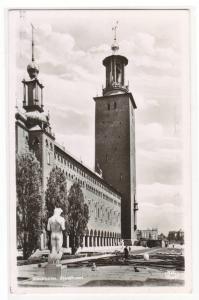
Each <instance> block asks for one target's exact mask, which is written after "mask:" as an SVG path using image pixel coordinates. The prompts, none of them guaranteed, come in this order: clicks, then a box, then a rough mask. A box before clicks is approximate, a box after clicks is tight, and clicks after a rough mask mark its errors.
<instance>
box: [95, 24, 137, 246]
mask: <svg viewBox="0 0 199 300" xmlns="http://www.w3.org/2000/svg"><path fill="white" fill-rule="evenodd" d="M113 31H114V40H113V44H112V46H111V50H112V55H110V56H108V57H106V58H105V59H104V60H103V65H104V66H105V74H106V81H105V82H106V84H105V88H104V89H103V90H102V96H101V97H95V98H94V100H95V166H96V169H97V168H99V167H100V169H101V170H102V174H103V178H104V179H105V180H106V181H107V182H108V183H109V184H111V185H112V186H113V187H114V188H115V189H116V190H118V191H119V192H120V193H121V194H122V202H121V232H122V238H123V239H127V240H134V239H135V238H136V229H137V210H138V204H137V200H136V163H135V114H134V111H135V109H136V104H135V101H134V98H133V95H132V94H131V92H129V87H128V85H127V84H126V82H125V67H126V66H127V65H128V59H127V58H126V57H125V56H122V55H119V54H118V51H119V45H118V43H117V36H116V33H117V25H116V26H115V27H113Z"/></svg>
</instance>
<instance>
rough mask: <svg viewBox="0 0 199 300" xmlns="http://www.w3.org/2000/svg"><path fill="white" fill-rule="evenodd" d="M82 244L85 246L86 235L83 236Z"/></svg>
mask: <svg viewBox="0 0 199 300" xmlns="http://www.w3.org/2000/svg"><path fill="white" fill-rule="evenodd" d="M82 246H83V248H84V247H85V236H83V241H82Z"/></svg>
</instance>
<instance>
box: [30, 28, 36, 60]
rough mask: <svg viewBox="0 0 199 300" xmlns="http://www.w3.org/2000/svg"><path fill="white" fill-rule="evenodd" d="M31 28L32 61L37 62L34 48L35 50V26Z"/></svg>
mask: <svg viewBox="0 0 199 300" xmlns="http://www.w3.org/2000/svg"><path fill="white" fill-rule="evenodd" d="M31 27H32V61H35V54H34V50H35V49H34V48H35V42H34V29H35V28H34V26H33V24H32V23H31Z"/></svg>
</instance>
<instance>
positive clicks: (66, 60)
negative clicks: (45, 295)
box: [8, 8, 191, 293]
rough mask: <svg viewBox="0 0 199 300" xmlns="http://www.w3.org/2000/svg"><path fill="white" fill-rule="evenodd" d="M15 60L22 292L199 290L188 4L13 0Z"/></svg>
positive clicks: (12, 89)
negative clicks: (27, 0)
mask: <svg viewBox="0 0 199 300" xmlns="http://www.w3.org/2000/svg"><path fill="white" fill-rule="evenodd" d="M8 60H9V63H8V69H9V70H8V77H9V79H8V89H9V105H8V106H9V109H8V115H9V141H10V142H9V157H10V184H11V191H10V199H9V202H10V205H9V206H10V212H9V213H10V241H9V242H10V249H9V251H10V256H11V268H10V272H11V281H10V288H11V291H12V292H13V293H15V292H16V293H26V292H27V291H29V292H30V291H31V292H34V293H35V292H37V291H40V292H41V291H49V290H51V289H52V290H53V289H54V288H57V289H56V291H62V292H63V291H66V292H67V291H70V290H71V288H72V289H73V290H75V289H78V290H80V291H81V290H82V291H83V290H85V289H88V288H89V290H91V292H95V291H96V290H98V291H99V290H100V289H102V290H103V289H104V288H110V289H111V288H112V289H113V288H114V289H117V288H118V289H120V290H123V291H124V290H125V289H128V288H130V289H131V291H132V292H134V291H135V292H144V291H145V292H146V291H147V292H150V291H152V292H154V291H158V292H159V291H161V292H164V291H165V292H179V293H182V292H185V291H190V287H191V275H190V274H191V166H190V161H191V142H190V130H191V129H190V128H191V116H190V114H191V99H190V98H191V97H190V89H191V88H190V86H191V85H190V11H189V10H188V9H114V8H112V9H36V8H34V9H25V8H24V9H23V8H20V9H10V10H8Z"/></svg>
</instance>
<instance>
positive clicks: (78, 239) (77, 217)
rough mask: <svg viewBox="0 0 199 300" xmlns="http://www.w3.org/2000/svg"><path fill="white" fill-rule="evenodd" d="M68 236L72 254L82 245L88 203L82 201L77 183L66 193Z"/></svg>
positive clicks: (86, 221)
mask: <svg viewBox="0 0 199 300" xmlns="http://www.w3.org/2000/svg"><path fill="white" fill-rule="evenodd" d="M68 203H69V208H68V219H69V238H70V245H71V249H72V254H75V253H76V251H77V249H78V248H79V247H80V246H82V242H83V236H84V234H85V231H86V228H87V224H88V220H89V210H88V205H87V204H86V203H84V195H83V192H82V190H81V188H80V186H79V184H78V183H74V184H73V185H72V186H71V188H70V191H69V195H68Z"/></svg>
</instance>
